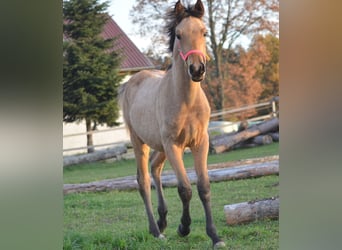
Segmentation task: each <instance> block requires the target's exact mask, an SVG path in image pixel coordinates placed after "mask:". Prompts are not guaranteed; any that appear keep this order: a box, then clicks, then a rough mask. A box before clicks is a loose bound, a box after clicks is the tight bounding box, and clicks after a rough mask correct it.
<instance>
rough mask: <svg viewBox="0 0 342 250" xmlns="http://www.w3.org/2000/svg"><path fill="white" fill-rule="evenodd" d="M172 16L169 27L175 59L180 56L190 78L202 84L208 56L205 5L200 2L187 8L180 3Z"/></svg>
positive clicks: (170, 47)
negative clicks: (204, 21)
mask: <svg viewBox="0 0 342 250" xmlns="http://www.w3.org/2000/svg"><path fill="white" fill-rule="evenodd" d="M171 14H172V15H173V17H174V21H173V22H172V23H169V25H168V32H169V36H170V46H169V49H170V50H171V51H172V52H173V56H174V58H175V57H177V56H179V58H181V59H182V60H183V61H184V62H185V64H186V66H187V69H188V74H189V76H190V78H191V79H192V80H193V81H194V82H200V81H202V80H203V79H204V76H205V71H206V56H207V53H206V38H205V36H206V34H207V30H206V27H205V24H204V23H203V21H202V17H203V15H204V7H203V4H202V2H201V1H200V0H198V1H197V2H196V4H195V5H194V6H191V7H187V8H186V7H184V6H183V5H182V4H181V2H180V1H178V2H177V3H176V5H175V8H174V10H173V11H172V12H171V13H170V16H171Z"/></svg>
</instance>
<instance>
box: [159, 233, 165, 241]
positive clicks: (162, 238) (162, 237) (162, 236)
mask: <svg viewBox="0 0 342 250" xmlns="http://www.w3.org/2000/svg"><path fill="white" fill-rule="evenodd" d="M158 239H161V240H166V237H165V236H164V235H163V234H159V236H158Z"/></svg>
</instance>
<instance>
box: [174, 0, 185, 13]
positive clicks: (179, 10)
mask: <svg viewBox="0 0 342 250" xmlns="http://www.w3.org/2000/svg"><path fill="white" fill-rule="evenodd" d="M184 11H185V8H184V6H183V5H182V3H181V1H180V0H178V1H177V3H176V5H175V13H176V16H178V15H181V14H183V13H184Z"/></svg>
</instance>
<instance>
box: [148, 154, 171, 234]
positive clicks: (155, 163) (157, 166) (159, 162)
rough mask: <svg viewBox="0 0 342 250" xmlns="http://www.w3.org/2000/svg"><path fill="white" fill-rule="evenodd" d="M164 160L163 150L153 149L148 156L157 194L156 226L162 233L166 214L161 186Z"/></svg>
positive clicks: (165, 224)
mask: <svg viewBox="0 0 342 250" xmlns="http://www.w3.org/2000/svg"><path fill="white" fill-rule="evenodd" d="M165 160H166V156H165V154H164V153H163V152H158V151H154V152H153V153H152V155H151V157H150V163H151V173H152V177H153V180H154V184H155V186H156V190H157V195H158V214H159V220H158V227H159V230H160V232H161V233H162V232H163V231H164V229H165V228H166V226H167V221H166V215H167V205H166V202H165V199H164V194H163V187H162V183H161V179H160V176H161V172H162V170H163V166H164V162H165Z"/></svg>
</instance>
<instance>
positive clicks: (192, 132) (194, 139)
mask: <svg viewBox="0 0 342 250" xmlns="http://www.w3.org/2000/svg"><path fill="white" fill-rule="evenodd" d="M206 128H207V126H206V122H205V121H201V120H197V119H193V118H189V119H185V120H184V121H183V122H179V123H178V124H176V125H174V126H172V127H170V130H169V132H170V137H171V138H172V140H173V142H174V143H175V144H177V145H181V146H191V145H196V144H199V143H200V141H201V138H202V137H203V134H204V133H206Z"/></svg>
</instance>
